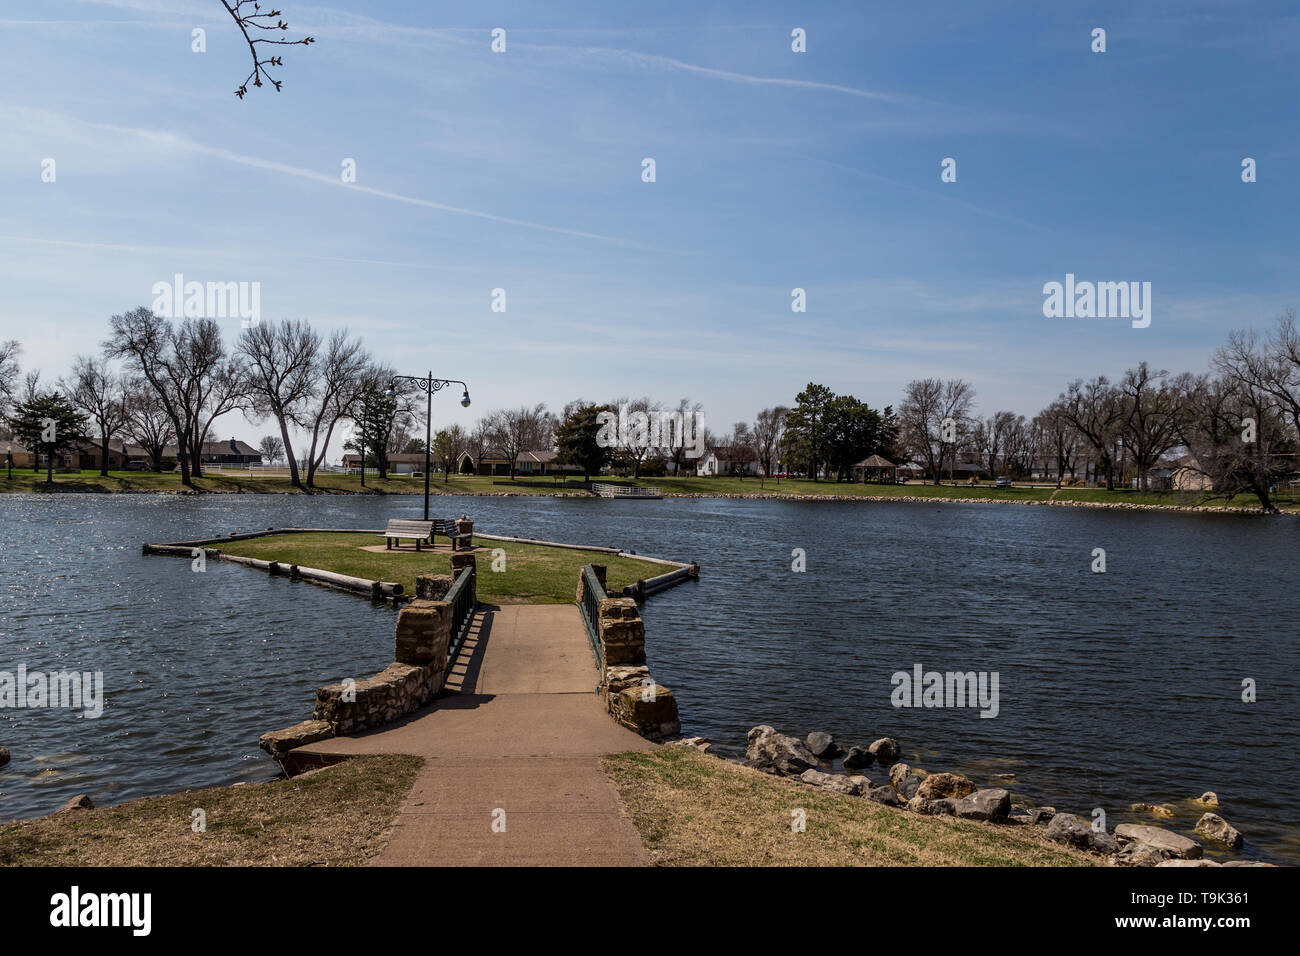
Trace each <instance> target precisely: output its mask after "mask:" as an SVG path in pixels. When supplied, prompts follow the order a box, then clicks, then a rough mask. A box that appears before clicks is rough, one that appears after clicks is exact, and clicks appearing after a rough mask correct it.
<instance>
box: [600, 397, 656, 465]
mask: <svg viewBox="0 0 1300 956" xmlns="http://www.w3.org/2000/svg"><path fill="white" fill-rule="evenodd" d="M610 406H611V407H612V408H615V409H620V410H622V409H624V407H625V406H626V422H627V426H628V427H627V428H626V429H624V434H621V435H619V436H618V437H619V457H620V458H622V459H623V460H624V462H626V463H627V464H629V465H631V466H632V476H633V477H634V478H640V477H641V466H642V465H643V464H644V463H645V460H646V458H647V457H649V456H650V455H652V454H655V453H657V451H658V450H659V448H660V447H661V443H662V441H663V435H662V434H660V433H659V429H658V428H657V427H654V428H652V427H651V416H657V415H658V414H659V413H660V412H661V411H663V404H662V403H660V402H656V401H652V400H651V399H650V398H648V397H642V398H632V399H628V398H619V399H615V400H614V401H612V402H610ZM641 416H645V427H644V428H642V427H641ZM656 438H658V439H659V441H656V440H655V439H656Z"/></svg>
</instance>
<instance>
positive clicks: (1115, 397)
mask: <svg viewBox="0 0 1300 956" xmlns="http://www.w3.org/2000/svg"><path fill="white" fill-rule="evenodd" d="M1057 405H1058V406H1059V408H1060V414H1061V415H1062V416H1064V418H1065V420H1066V421H1067V422H1069V424H1070V425H1071V426H1072V427H1074V428H1075V429H1076V430H1077V431H1078V432H1079V434H1080V435H1082V436H1083V437H1084V439H1085V440H1086V441H1087V443H1088V444H1089V445H1091V446H1092V449H1093V452H1094V453H1095V455H1096V461H1097V465H1098V466H1099V467H1103V468H1105V469H1106V488H1107V489H1108V490H1111V491H1113V490H1114V489H1115V440H1116V439H1117V438H1118V437H1119V435H1120V427H1121V424H1122V423H1123V421H1124V402H1123V401H1122V399H1121V396H1120V394H1119V391H1118V389H1116V388H1115V387H1114V386H1113V385H1111V384H1110V380H1109V379H1108V378H1106V376H1104V375H1098V376H1097V377H1096V378H1094V379H1091V380H1090V381H1088V382H1086V383H1085V382H1084V381H1083V379H1076V380H1075V381H1073V382H1071V383H1070V384H1069V385H1068V386H1067V387H1066V390H1065V391H1064V392H1063V393H1062V394H1061V396H1060V398H1058V399H1057Z"/></svg>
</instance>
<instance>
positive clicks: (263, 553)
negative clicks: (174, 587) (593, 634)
mask: <svg viewBox="0 0 1300 956" xmlns="http://www.w3.org/2000/svg"><path fill="white" fill-rule="evenodd" d="M572 543H574V544H582V543H583V542H580V541H575V542H572ZM383 544H384V539H383V537H382V536H380V535H374V534H358V533H355V532H318V531H313V532H305V533H300V534H280V535H268V536H266V537H261V538H247V539H245V540H242V541H231V542H228V543H227V542H223V543H222V544H221V546H220V550H221V551H222V552H224V553H226V554H238V555H243V556H244V557H249V558H260V559H261V560H263V561H279V562H280V563H282V564H297V565H300V566H302V567H305V568H320V569H321V570H324V571H335V572H337V573H339V574H350V575H353V576H354V577H358V578H366V579H367V580H370V581H396V582H398V583H399V584H401V585H402V586H403V588H405V593H406V594H409V595H414V594H415V576H416V575H417V574H450V573H451V554H452V552H451V546H450V542H448V540H447V539H446V538H443V537H438V538H437V539H436V544H437V549H436V550H433V551H431V550H429V546H428V545H427V544H426V545H424V546H423V547H424V549H425V550H423V551H416V550H415V544H414V542H411V541H405V542H403V543H402V547H401V548H400V549H398V550H393V551H378V552H376V551H366V550H363V549H364V548H366V547H374V546H375V545H378V546H379V547H380V548H382V547H383ZM474 544H475V552H474V553H475V556H476V557H475V560H476V563H477V565H478V599H479V600H480V601H481V602H484V603H486V604H572V603H573V601H574V596H575V591H576V589H577V586H578V575H579V573H580V572H581V571H582V566H583V565H584V564H603V565H605V567H606V568H607V569H608V571H607V578H606V584H607V586H608V587H610V588H614V589H618V590H621V589H622V588H623V587H624V586H625V585H628V584H633V583H635V582H636V581H637V580H639V579H642V578H652V577H655V576H656V575H660V574H663V573H665V572H667V571H671V570H672V568H670V567H668V566H666V565H663V564H656V563H654V562H652V561H641V560H638V559H636V558H619V557H615V556H613V555H611V554H606V553H603V552H600V551H577V550H573V549H570V548H551V547H547V546H545V545H537V544H516V543H514V542H510V541H492V540H490V539H488V538H477V537H476V539H475V541H474ZM498 548H499V549H501V551H503V552H504V557H505V561H504V562H503V564H504V567H502V569H501V570H497V571H494V570H493V562H494V560H496V559H498V558H499V557H500V555H499V554H497V553H496V551H497V549H498ZM665 557H672V556H671V555H665ZM500 564H501V563H500V562H498V566H500Z"/></svg>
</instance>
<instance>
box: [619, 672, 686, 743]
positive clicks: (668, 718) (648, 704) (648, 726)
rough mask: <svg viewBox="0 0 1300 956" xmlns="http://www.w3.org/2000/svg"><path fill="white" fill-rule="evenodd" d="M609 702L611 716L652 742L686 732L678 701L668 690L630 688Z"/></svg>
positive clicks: (659, 687) (640, 687)
mask: <svg viewBox="0 0 1300 956" xmlns="http://www.w3.org/2000/svg"><path fill="white" fill-rule="evenodd" d="M606 701H607V703H608V707H609V713H610V716H611V717H613V718H614V720H616V721H618V723H620V724H622V725H623V726H624V727H626V728H628V729H629V730H634V731H636V732H637V733H638V734H640V735H641V736H642V737H645V738H647V739H650V740H661V739H663V738H664V737H671V736H673V735H675V734H680V733H681V732H682V723H681V720H680V718H679V717H678V716H677V698H675V697H674V696H673V692H672V691H670V690H669V689H668V688H667V687H663V686H661V685H659V684H655V685H653V686H651V687H644V686H637V687H629V688H627V689H626V690H623V691H620V692H619V693H617V694H610V695H609V696H608V697H607V698H606Z"/></svg>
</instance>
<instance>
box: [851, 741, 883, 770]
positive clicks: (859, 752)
mask: <svg viewBox="0 0 1300 956" xmlns="http://www.w3.org/2000/svg"><path fill="white" fill-rule="evenodd" d="M875 759H876V758H875V757H874V756H872V754H871V751H869V750H867V749H866V748H865V747H850V748H849V752H848V753H847V754H845V755H844V769H845V770H865V769H866V768H867V767H870V766H871V764H872V763H873V762H874V761H875Z"/></svg>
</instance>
